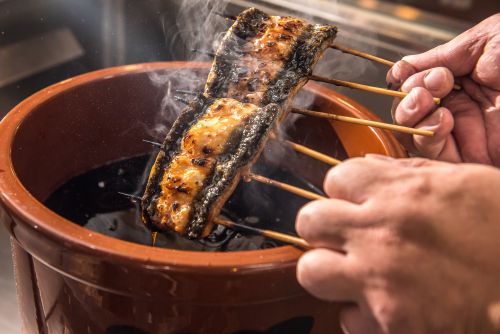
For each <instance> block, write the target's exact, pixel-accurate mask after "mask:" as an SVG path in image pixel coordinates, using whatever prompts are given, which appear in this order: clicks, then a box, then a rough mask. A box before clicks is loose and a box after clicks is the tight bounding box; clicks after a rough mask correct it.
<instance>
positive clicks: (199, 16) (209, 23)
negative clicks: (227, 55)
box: [148, 0, 229, 141]
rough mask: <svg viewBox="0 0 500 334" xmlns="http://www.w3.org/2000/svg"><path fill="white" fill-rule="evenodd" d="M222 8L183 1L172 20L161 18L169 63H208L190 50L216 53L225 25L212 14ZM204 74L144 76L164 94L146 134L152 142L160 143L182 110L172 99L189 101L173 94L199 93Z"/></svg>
mask: <svg viewBox="0 0 500 334" xmlns="http://www.w3.org/2000/svg"><path fill="white" fill-rule="evenodd" d="M226 5H227V3H226V2H224V1H220V0H183V1H182V2H181V3H180V5H179V6H178V7H177V8H176V9H175V13H174V15H175V20H172V16H169V17H167V16H166V15H164V16H163V18H162V26H163V30H164V33H165V41H166V44H167V46H168V49H169V50H171V51H172V53H171V57H172V59H174V60H175V59H182V60H186V59H187V60H190V61H195V62H210V61H211V59H210V58H209V57H208V56H206V55H203V54H200V53H196V52H193V51H192V50H200V51H214V50H216V49H217V47H218V43H219V41H220V39H221V38H222V36H223V35H224V33H225V31H226V30H227V28H228V27H229V23H228V22H227V21H226V20H225V19H224V18H223V17H221V16H219V15H216V14H215V13H217V12H220V13H222V12H224V10H225V8H226ZM170 14H171V13H170ZM172 32H174V33H172ZM207 73H208V69H189V68H185V69H178V70H175V71H167V72H163V73H158V72H151V73H150V74H148V75H149V79H150V80H151V82H152V83H153V85H154V86H155V87H158V88H160V89H161V90H162V91H163V92H164V96H163V99H162V102H161V108H160V110H159V112H158V115H157V118H156V121H155V125H154V127H153V128H152V129H149V130H148V131H149V133H150V135H151V136H152V138H156V139H158V140H159V141H162V140H163V137H164V136H165V134H166V133H167V131H168V129H169V128H170V125H171V124H172V123H173V122H174V121H175V119H176V118H177V116H178V115H179V113H180V111H181V110H182V109H183V108H184V107H185V106H184V104H183V103H182V102H179V101H177V100H176V99H175V96H180V97H185V98H186V99H187V100H190V99H191V98H192V96H190V95H189V94H187V95H185V94H183V93H179V92H177V90H179V89H180V90H186V91H191V92H193V93H198V92H201V91H202V90H203V88H204V81H205V78H206V75H207Z"/></svg>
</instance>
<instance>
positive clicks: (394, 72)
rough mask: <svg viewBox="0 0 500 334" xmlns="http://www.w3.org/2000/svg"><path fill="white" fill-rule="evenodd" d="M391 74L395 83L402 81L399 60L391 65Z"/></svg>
mask: <svg viewBox="0 0 500 334" xmlns="http://www.w3.org/2000/svg"><path fill="white" fill-rule="evenodd" d="M391 74H392V77H393V78H394V81H396V83H402V82H403V80H401V66H400V64H399V62H398V63H396V64H394V66H392V68H391Z"/></svg>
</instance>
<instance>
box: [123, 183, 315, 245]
mask: <svg viewBox="0 0 500 334" xmlns="http://www.w3.org/2000/svg"><path fill="white" fill-rule="evenodd" d="M118 193H119V194H120V195H123V196H125V197H127V198H130V199H131V200H132V201H134V202H136V201H140V200H141V198H140V197H139V196H136V195H133V194H127V193H123V192H120V191H118ZM214 223H215V224H218V225H223V226H226V227H228V228H231V229H234V230H240V231H244V232H250V233H254V234H258V235H262V236H264V237H267V238H271V239H275V240H279V241H282V242H285V243H288V244H292V245H295V246H299V247H302V248H311V246H310V245H309V244H308V243H307V242H306V241H305V240H304V239H301V238H298V237H295V236H293V235H289V234H285V233H280V232H275V231H271V230H265V229H260V228H255V227H250V226H246V225H243V224H238V223H235V222H233V221H230V220H227V219H222V218H215V219H214ZM151 237H152V246H154V245H155V243H156V237H157V232H153V233H152V234H151Z"/></svg>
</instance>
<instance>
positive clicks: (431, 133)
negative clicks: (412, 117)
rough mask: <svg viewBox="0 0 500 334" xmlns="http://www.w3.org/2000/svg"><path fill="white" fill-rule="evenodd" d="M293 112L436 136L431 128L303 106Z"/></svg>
mask: <svg viewBox="0 0 500 334" xmlns="http://www.w3.org/2000/svg"><path fill="white" fill-rule="evenodd" d="M291 112H293V113H296V114H301V115H305V116H312V117H319V118H326V119H332V120H336V121H341V122H346V123H352V124H359V125H367V126H372V127H375V128H381V129H386V130H392V131H397V132H403V133H409V134H412V135H419V136H426V137H432V136H434V132H433V131H430V130H421V129H415V128H409V127H406V126H401V125H396V124H388V123H383V122H376V121H369V120H365V119H360V118H354V117H348V116H341V115H335V114H329V113H326V112H320V111H313V110H308V109H301V108H292V109H291Z"/></svg>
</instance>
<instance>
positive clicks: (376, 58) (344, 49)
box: [330, 44, 394, 67]
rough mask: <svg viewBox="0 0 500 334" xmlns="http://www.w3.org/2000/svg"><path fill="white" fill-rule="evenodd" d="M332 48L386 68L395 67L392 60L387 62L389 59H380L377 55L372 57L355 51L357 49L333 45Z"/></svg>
mask: <svg viewBox="0 0 500 334" xmlns="http://www.w3.org/2000/svg"><path fill="white" fill-rule="evenodd" d="M330 47H331V48H333V49H337V50H339V51H341V52H344V53H349V54H352V55H354V56H357V57H361V58H365V59H368V60H371V61H374V62H377V63H379V64H383V65H386V66H389V67H391V66H393V65H394V62H393V61H390V60H387V59H384V58H380V57H377V56H375V55H371V54H369V53H366V52H362V51H358V50H355V49H352V48H348V47H347V46H343V45H338V44H333V45H332V46H330Z"/></svg>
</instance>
